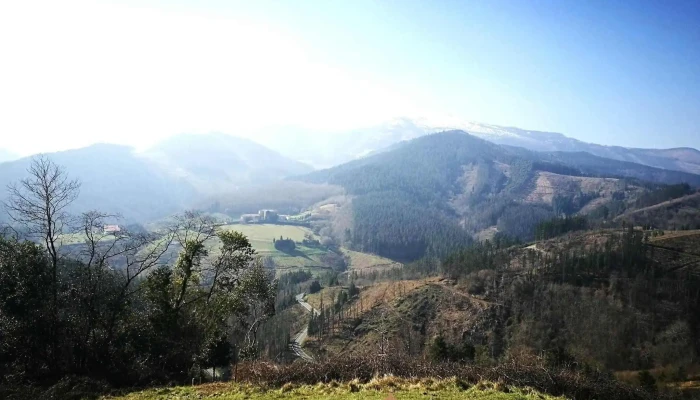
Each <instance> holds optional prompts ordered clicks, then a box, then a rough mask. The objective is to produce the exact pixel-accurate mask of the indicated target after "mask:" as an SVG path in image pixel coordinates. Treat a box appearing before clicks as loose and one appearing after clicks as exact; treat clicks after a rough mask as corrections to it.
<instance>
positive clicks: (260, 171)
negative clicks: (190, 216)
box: [0, 134, 312, 222]
mask: <svg viewBox="0 0 700 400" xmlns="http://www.w3.org/2000/svg"><path fill="white" fill-rule="evenodd" d="M47 156H48V157H49V158H50V159H51V160H52V161H54V162H55V163H56V164H58V165H61V166H63V167H65V169H66V172H67V173H68V175H69V177H71V178H75V179H78V180H80V182H81V183H82V187H81V191H80V192H81V193H80V196H79V198H78V199H77V200H76V202H75V203H74V204H73V207H72V211H74V212H83V211H88V210H95V209H96V210H100V211H104V212H108V213H113V214H121V215H122V216H123V217H124V218H125V219H126V220H128V221H135V222H143V221H149V220H152V219H157V218H161V217H164V216H167V215H169V214H172V213H174V212H178V211H181V210H183V209H185V208H188V207H191V206H192V205H194V204H197V202H198V201H199V200H201V199H202V198H205V197H206V196H209V195H211V194H212V193H214V192H227V191H235V190H237V189H238V188H239V187H240V186H247V185H250V184H253V183H269V182H272V181H275V180H280V179H282V178H284V177H287V176H290V175H299V174H303V173H307V172H309V171H311V170H312V168H311V167H309V166H306V165H304V164H301V163H298V162H296V161H293V160H289V159H286V158H284V157H283V156H281V155H279V154H278V153H276V152H274V151H272V150H270V149H267V148H265V147H264V146H262V145H259V144H257V143H254V142H252V141H250V140H247V139H241V138H236V137H233V136H229V135H224V134H208V135H181V136H177V137H175V138H171V139H169V140H166V141H164V142H162V143H159V144H157V145H155V146H153V147H152V148H150V149H148V150H146V151H144V152H136V151H135V150H134V149H133V148H131V147H128V146H122V145H114V144H95V145H92V146H88V147H84V148H80V149H75V150H67V151H61V152H56V153H49V154H47ZM30 163H31V157H26V158H21V159H19V160H15V161H10V162H5V163H0V201H2V200H4V199H5V198H6V191H5V188H6V187H7V185H8V184H11V183H14V182H17V181H19V180H20V179H23V178H26V177H27V168H28V167H29V165H30ZM4 218H6V215H5V211H4V210H0V220H3V219H4Z"/></svg>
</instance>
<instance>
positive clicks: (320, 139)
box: [263, 118, 700, 174]
mask: <svg viewBox="0 0 700 400" xmlns="http://www.w3.org/2000/svg"><path fill="white" fill-rule="evenodd" d="M446 130H463V131H465V132H468V133H470V134H472V135H474V136H478V137H480V138H482V139H486V140H488V141H490V142H493V143H497V144H502V145H508V146H518V147H524V148H526V149H529V150H535V151H547V152H556V151H566V152H579V151H584V152H588V153H591V154H594V155H596V156H599V157H605V158H610V159H614V160H620V161H629V162H634V163H638V164H644V165H648V166H652V167H657V168H664V169H670V170H677V171H684V172H690V173H694V174H700V151H698V150H696V149H692V148H675V149H638V148H628V147H620V146H603V145H599V144H594V143H586V142H582V141H580V140H577V139H573V138H570V137H567V136H565V135H563V134H561V133H556V132H542V131H533V130H527V129H521V128H514V127H504V126H498V125H492V124H484V123H478V122H467V121H460V120H457V119H441V120H431V119H427V118H413V119H412V118H397V119H393V120H390V121H388V122H386V123H383V124H379V125H376V126H372V127H367V128H363V129H354V130H351V131H345V132H334V133H323V132H308V131H301V132H300V131H295V132H294V134H293V135H284V134H279V133H278V134H273V135H272V136H271V137H274V138H275V139H271V140H267V141H264V142H263V143H264V144H266V145H267V146H268V147H271V148H274V149H275V150H277V151H278V152H280V153H282V154H284V155H286V156H287V157H291V158H294V159H297V160H302V161H304V162H307V163H309V164H312V165H314V166H315V167H317V168H325V167H330V166H334V165H339V164H342V163H344V162H347V161H350V160H353V159H356V158H360V157H363V156H365V155H368V154H372V153H376V152H378V151H382V150H384V149H387V148H390V147H391V146H393V145H395V144H396V143H399V142H401V141H405V140H410V139H414V138H417V137H420V136H423V135H428V134H431V133H436V132H442V131H446ZM300 143H303V145H300Z"/></svg>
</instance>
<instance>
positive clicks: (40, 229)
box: [4, 155, 80, 306]
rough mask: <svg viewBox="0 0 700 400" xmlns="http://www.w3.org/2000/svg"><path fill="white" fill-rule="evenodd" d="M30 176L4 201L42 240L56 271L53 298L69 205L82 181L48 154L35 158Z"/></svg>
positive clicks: (16, 219)
mask: <svg viewBox="0 0 700 400" xmlns="http://www.w3.org/2000/svg"><path fill="white" fill-rule="evenodd" d="M27 172H28V173H29V177H27V178H25V179H22V180H21V181H19V182H18V183H14V184H10V185H9V186H8V187H7V190H8V192H9V197H8V200H7V201H6V202H5V203H4V205H5V209H6V210H7V211H8V213H9V214H10V218H11V220H12V221H13V222H14V223H15V224H17V225H19V226H21V227H22V228H23V229H24V231H25V233H26V234H27V235H28V236H30V237H31V238H34V239H37V240H41V241H42V242H43V244H44V246H45V248H46V252H47V253H48V256H49V260H50V262H51V268H52V272H53V301H54V306H55V304H56V298H57V289H58V262H59V259H60V255H59V248H60V247H61V235H62V234H63V233H64V229H65V228H66V226H67V225H68V222H69V214H68V212H67V210H66V209H67V208H68V206H69V205H70V204H71V203H72V202H73V201H74V200H75V199H76V198H77V197H78V194H79V193H80V182H78V181H77V180H71V179H69V178H68V174H67V173H66V171H65V169H64V168H63V167H61V166H60V165H57V164H55V163H54V162H53V161H51V160H50V159H49V158H48V157H46V156H45V155H38V156H36V157H34V159H32V163H31V165H30V167H29V169H28V170H27Z"/></svg>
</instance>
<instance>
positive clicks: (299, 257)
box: [221, 224, 327, 274]
mask: <svg viewBox="0 0 700 400" xmlns="http://www.w3.org/2000/svg"><path fill="white" fill-rule="evenodd" d="M221 229H226V230H232V231H238V232H241V233H242V234H244V235H246V237H248V240H250V243H251V244H252V245H253V248H254V249H255V251H256V252H257V253H258V254H259V255H261V256H263V257H270V258H272V260H273V261H274V263H275V264H276V265H277V267H278V268H277V269H278V271H277V272H278V274H279V273H284V272H290V271H293V270H299V269H305V270H309V271H310V272H311V273H320V272H322V271H324V270H325V268H323V265H324V264H323V261H321V257H322V256H323V255H324V254H326V252H327V250H324V249H318V248H312V247H306V246H301V245H297V247H296V250H295V251H294V252H293V253H284V252H281V251H279V250H277V249H275V245H274V243H273V242H272V239H279V237H280V236H282V237H283V238H285V239H286V238H289V239H292V240H294V241H295V242H301V241H302V240H304V235H306V234H310V235H312V236H314V239H318V237H316V236H315V235H314V234H313V232H311V230H310V229H308V228H306V227H303V226H295V225H275V224H231V225H225V226H223V227H221Z"/></svg>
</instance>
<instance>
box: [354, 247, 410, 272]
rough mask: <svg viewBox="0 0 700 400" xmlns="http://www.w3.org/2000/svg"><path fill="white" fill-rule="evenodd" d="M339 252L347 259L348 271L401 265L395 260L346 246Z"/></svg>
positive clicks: (373, 269)
mask: <svg viewBox="0 0 700 400" xmlns="http://www.w3.org/2000/svg"><path fill="white" fill-rule="evenodd" d="M341 252H342V253H343V255H344V256H346V257H347V258H348V260H349V263H348V264H349V265H348V267H349V270H350V271H362V272H370V271H382V270H387V269H393V268H401V267H402V266H403V265H402V264H401V263H398V262H396V261H393V260H390V259H388V258H384V257H381V256H378V255H375V254H368V253H360V252H359V251H353V250H349V249H346V248H342V249H341Z"/></svg>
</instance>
